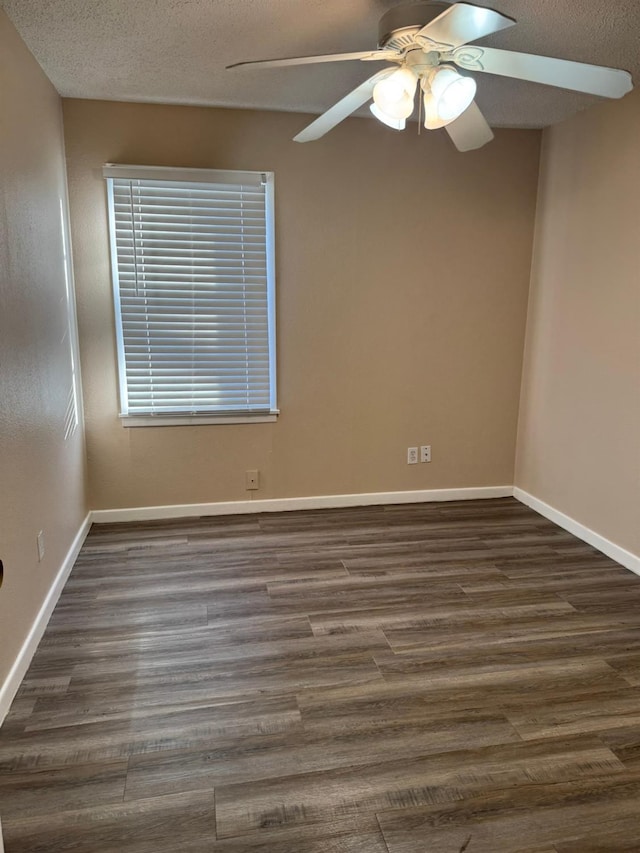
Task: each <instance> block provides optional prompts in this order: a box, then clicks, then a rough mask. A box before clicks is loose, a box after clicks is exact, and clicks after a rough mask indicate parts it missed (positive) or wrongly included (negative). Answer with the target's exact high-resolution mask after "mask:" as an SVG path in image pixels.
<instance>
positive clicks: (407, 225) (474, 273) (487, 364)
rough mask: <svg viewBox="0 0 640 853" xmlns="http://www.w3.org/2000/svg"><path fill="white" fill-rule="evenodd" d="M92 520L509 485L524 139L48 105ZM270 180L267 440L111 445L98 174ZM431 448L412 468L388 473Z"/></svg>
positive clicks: (531, 190)
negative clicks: (149, 509) (67, 206)
mask: <svg viewBox="0 0 640 853" xmlns="http://www.w3.org/2000/svg"><path fill="white" fill-rule="evenodd" d="M63 104H64V117H65V134H66V146H67V160H68V173H69V188H70V198H71V210H72V228H73V243H74V261H75V268H76V286H77V291H78V311H79V322H80V336H81V360H82V369H83V377H84V394H85V411H86V421H87V443H88V460H89V470H90V493H91V506H92V508H96V509H98V508H111V507H127V506H145V505H159V504H180V503H192V502H207V501H221V500H242V499H246V498H247V497H249V496H250V494H249V493H247V492H246V491H245V489H244V472H245V470H246V469H248V468H258V469H260V471H261V475H262V488H261V490H260V491H259V492H257V493H256V492H254V493H253V495H254V496H255V497H257V498H267V497H288V496H301V495H322V494H338V493H354V492H356V493H357V492H377V491H387V490H404V489H422V488H440V487H463V486H484V485H502V484H511V483H512V482H513V462H514V454H515V435H516V421H517V409H518V399H519V390H520V376H521V360H522V348H523V340H524V337H523V336H524V325H525V313H526V303H527V292H528V282H529V269H530V258H531V242H532V234H533V221H534V208H535V197H536V186H537V170H538V156H539V139H540V134H539V133H537V132H533V131H506V132H505V131H503V132H498V134H497V139H496V141H495V142H493V143H492V144H491V145H489V146H487V147H486V148H485V149H483V150H482V151H479V152H475V153H471V154H465V155H462V154H459V153H458V152H456V151H455V150H454V149H453V147H452V146H451V144H450V143H449V140H448V139H447V137H446V136H445V135H444V134H443V133H431V134H424V133H423V135H422V136H421V137H418V136H417V130H416V133H411V132H409V133H405V134H403V135H398V134H396V133H394V132H392V131H389V130H388V129H387V128H384V127H382V126H379V125H378V124H377V123H376V122H374V121H373V120H371V121H369V120H366V119H365V120H363V119H351V120H349V121H347V122H345V123H344V124H343V125H341V126H340V127H339V128H337V129H336V130H335V131H333V132H332V133H331V134H330V135H329V136H327V137H326V138H325V139H324V140H323V141H322V142H318V143H313V144H307V145H299V144H297V143H293V142H291V141H290V140H291V137H292V136H293V135H294V134H295V133H296V132H297V131H298V130H299V129H301V127H303V126H304V124H305V117H304V116H297V115H290V114H283V113H266V112H263V113H260V112H252V111H236V110H216V109H207V108H196V107H171V106H160V105H149V104H148V105H140V104H125V103H111V102H97V101H82V100H65V101H64V102H63ZM109 161H110V162H116V163H136V164H149V165H175V166H194V167H215V168H223V169H256V170H259V169H264V170H273V171H274V172H275V176H276V177H275V180H276V265H277V312H278V317H277V323H278V333H277V334H278V385H279V405H280V409H281V412H282V414H281V416H280V419H279V421H278V422H277V423H276V424H253V425H246V426H230V425H225V426H200V427H172V428H159V427H156V428H142V429H127V428H123V427H122V426H121V425H120V423H119V421H118V418H117V412H118V404H117V389H116V360H115V343H114V333H113V309H112V300H111V291H110V287H111V284H110V270H109V255H108V241H107V220H106V201H105V187H104V181H103V179H102V177H101V167H102V164H103V163H105V162H109ZM422 443H424V444H426V443H430V444H431V445H432V446H433V462H432V463H431V464H430V465H415V466H410V467H409V466H407V464H406V448H407V447H408V446H409V445H419V444H422Z"/></svg>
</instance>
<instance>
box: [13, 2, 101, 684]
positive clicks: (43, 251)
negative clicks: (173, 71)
mask: <svg viewBox="0 0 640 853" xmlns="http://www.w3.org/2000/svg"><path fill="white" fill-rule="evenodd" d="M0 93H1V94H0V99H1V100H0V117H1V119H0V120H1V131H0V146H1V147H0V401H1V404H0V471H1V473H0V482H1V485H2V488H1V489H0V559H2V561H3V563H4V584H3V586H2V588H1V589H0V687H1V686H2V684H3V682H5V679H6V676H7V674H8V672H9V670H10V668H11V666H12V664H13V662H14V660H15V658H16V656H17V654H18V652H19V650H20V648H21V646H22V644H23V642H24V640H25V638H26V637H27V634H28V632H29V630H30V628H31V626H32V623H33V621H34V619H35V617H36V615H37V613H38V611H39V610H40V607H41V606H42V603H43V601H44V599H45V597H46V595H47V593H48V591H49V589H50V587H51V584H52V582H53V580H54V578H55V576H56V574H57V572H58V570H59V568H60V566H61V564H62V562H63V559H64V557H65V555H66V553H67V551H68V549H69V546H70V545H71V542H72V540H73V538H74V536H75V534H76V533H77V532H78V529H79V527H80V525H81V523H82V521H83V520H84V518H85V515H86V505H85V497H84V462H83V457H84V451H83V446H82V430H81V429H80V428H77V429H76V431H75V434H74V435H73V436H71V437H70V438H69V439H68V440H66V441H65V438H64V433H65V413H66V409H67V404H68V402H69V395H70V393H71V390H72V374H71V358H70V335H69V325H70V323H69V312H68V310H67V306H68V303H67V291H66V285H65V263H64V257H63V241H62V222H61V212H60V204H61V200H62V204H63V208H65V207H66V202H65V193H66V189H65V175H64V151H63V137H62V116H61V110H60V99H59V98H58V96H57V94H56V92H55V90H54V89H53V87H52V86H51V84H50V83H49V81H48V80H47V78H46V77H45V76H44V74H43V73H42V71H41V70H40V68H39V66H38V65H37V64H36V62H35V60H34V59H33V57H32V56H31V54H30V53H29V52H28V51H27V48H26V47H25V45H24V44H23V42H22V41H21V40H20V38H19V36H18V35H17V33H16V31H15V30H14V29H13V27H12V25H11V24H10V23H9V21H8V20H7V18H6V16H5V14H4V12H2V11H0ZM39 530H43V531H44V535H45V556H44V560H43V561H42V562H41V563H39V562H38V559H37V548H36V535H37V532H38V531H39Z"/></svg>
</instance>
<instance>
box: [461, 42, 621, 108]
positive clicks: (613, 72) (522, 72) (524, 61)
mask: <svg viewBox="0 0 640 853" xmlns="http://www.w3.org/2000/svg"><path fill="white" fill-rule="evenodd" d="M446 59H447V60H449V59H450V60H452V61H453V62H455V64H456V65H458V66H459V67H460V68H465V69H466V70H468V71H486V72H487V73H489V74H498V75H500V76H501V77H516V78H517V79H518V80H529V81H531V82H532V83H544V84H545V85H546V86H558V87H559V88H561V89H572V90H573V91H574V92H586V93H587V94H589V95H600V96H601V97H603V98H621V97H622V96H623V95H626V93H627V92H629V91H631V89H632V88H633V81H632V79H631V75H630V74H629V73H628V72H627V71H621V70H619V69H618V68H605V67H603V66H601V65H587V64H585V63H583V62H571V61H570V60H568V59H552V58H551V57H549V56H535V55H533V54H530V53H516V52H515V51H510V50H497V49H495V48H492V47H475V46H474V47H459V48H458V49H457V50H454V51H452V52H451V54H449V55H448V56H447V57H446Z"/></svg>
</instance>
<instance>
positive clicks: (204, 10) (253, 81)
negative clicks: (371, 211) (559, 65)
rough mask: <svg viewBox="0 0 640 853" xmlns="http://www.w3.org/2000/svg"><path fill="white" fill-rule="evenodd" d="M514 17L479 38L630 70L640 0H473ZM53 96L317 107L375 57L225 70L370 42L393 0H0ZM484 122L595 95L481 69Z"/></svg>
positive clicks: (513, 122)
mask: <svg viewBox="0 0 640 853" xmlns="http://www.w3.org/2000/svg"><path fill="white" fill-rule="evenodd" d="M475 2H476V5H483V6H491V7H492V8H495V9H497V10H498V11H500V12H503V13H504V14H505V15H509V16H510V17H512V18H515V19H516V20H517V21H518V24H517V26H515V27H512V28H511V29H509V30H506V31H504V32H501V33H498V34H496V35H494V36H492V37H490V38H488V39H485V40H484V41H482V42H481V43H482V44H487V45H491V46H493V47H501V48H506V49H509V50H519V51H524V52H529V53H540V54H546V55H547V56H556V57H563V58H566V59H574V60H577V61H582V62H590V63H593V64H596V65H609V66H612V67H618V68H624V69H626V70H628V71H631V73H632V74H633V76H634V81H636V82H637V81H640V49H639V48H640V0H535V2H534V0H495V2H492V0H489V2H486V0H475ZM0 5H1V6H2V7H3V8H4V10H5V11H6V13H7V14H8V16H9V18H10V19H11V20H12V21H13V23H14V25H15V26H16V27H17V29H18V31H19V32H20V34H21V35H22V37H23V39H24V40H25V42H26V43H27V45H28V46H29V47H30V49H31V51H32V52H33V54H34V55H35V57H36V59H37V60H38V61H39V63H40V64H41V66H42V67H43V68H44V70H45V72H46V73H47V74H48V76H49V78H50V79H51V80H52V82H53V83H54V85H55V86H56V88H57V89H58V91H59V92H60V94H61V95H63V96H66V97H71V98H101V99H107V100H127V101H155V102H166V103H177V104H209V105H215V106H227V107H251V108H258V109H270V110H287V111H293V112H308V113H321V112H324V110H325V109H327V108H328V107H329V106H330V105H331V104H332V103H334V102H335V101H336V100H337V99H338V98H340V97H342V96H343V95H344V94H345V93H346V92H348V91H349V90H350V89H352V88H354V87H355V86H356V85H358V83H360V82H361V81H362V80H364V79H365V78H366V77H368V76H369V75H370V74H371V73H372V72H373V70H377V69H378V68H380V67H382V66H380V65H378V64H377V63H376V64H374V65H372V64H371V63H366V64H365V63H361V62H345V63H332V64H328V65H315V66H306V67H297V68H291V67H289V68H283V69H269V70H267V69H264V70H262V71H257V70H255V69H246V68H244V69H234V70H231V71H225V65H228V64H230V63H232V62H238V61H240V60H246V59H263V58H271V57H278V56H300V55H304V54H315V53H337V52H343V51H355V50H370V49H373V48H375V46H376V42H377V34H378V20H379V18H380V17H381V15H382V14H383V13H384V12H385V11H386V10H387V9H389V8H391V7H392V6H395V5H398V4H397V2H394V0H0ZM478 82H479V86H478V96H477V100H478V104H479V105H480V107H481V108H482V110H483V111H484V113H485V115H486V117H487V119H488V120H489V122H490V124H492V125H494V126H504V127H543V126H546V125H549V124H553V123H555V122H557V121H560V120H562V119H563V118H566V117H567V116H569V115H571V114H572V113H573V112H575V111H577V110H579V109H582V108H584V107H586V106H588V105H589V104H591V103H593V102H594V101H596V100H597V99H595V98H591V97H585V96H582V95H577V94H574V93H571V92H566V91H562V90H558V89H553V88H550V87H546V86H540V85H535V84H532V83H523V82H519V81H515V80H507V79H504V78H498V77H491V76H490V75H481V79H479V81H478Z"/></svg>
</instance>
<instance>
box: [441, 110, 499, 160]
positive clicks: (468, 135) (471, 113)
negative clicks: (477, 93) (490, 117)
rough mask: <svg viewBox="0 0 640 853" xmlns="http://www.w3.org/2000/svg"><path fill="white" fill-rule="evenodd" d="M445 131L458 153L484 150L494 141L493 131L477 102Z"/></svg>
mask: <svg viewBox="0 0 640 853" xmlns="http://www.w3.org/2000/svg"><path fill="white" fill-rule="evenodd" d="M445 130H446V131H447V133H448V134H449V136H450V137H451V140H452V141H453V144H454V145H455V146H456V148H457V149H458V151H473V150H474V149H476V148H482V146H483V145H486V144H487V142H491V140H492V139H493V131H492V130H491V128H490V127H489V125H488V124H487V120H486V118H485V117H484V116H483V115H482V113H481V112H480V109H479V107H478V106H477V104H476V102H475V101H473V103H472V104H471V106H470V107H468V108H467V109H466V110H465V111H464V112H463V113H462V115H461V116H460V117H459V118H457V119H456V120H455V121H452V122H451V124H448V125H447V126H446V127H445Z"/></svg>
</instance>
